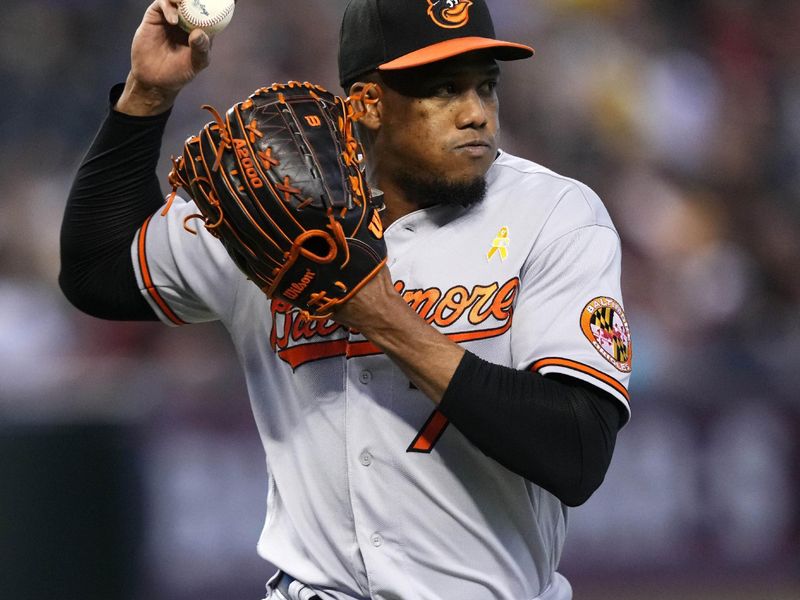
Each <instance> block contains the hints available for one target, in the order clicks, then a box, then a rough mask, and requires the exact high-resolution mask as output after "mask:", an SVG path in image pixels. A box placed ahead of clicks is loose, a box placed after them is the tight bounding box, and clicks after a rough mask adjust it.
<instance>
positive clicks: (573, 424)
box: [336, 269, 623, 506]
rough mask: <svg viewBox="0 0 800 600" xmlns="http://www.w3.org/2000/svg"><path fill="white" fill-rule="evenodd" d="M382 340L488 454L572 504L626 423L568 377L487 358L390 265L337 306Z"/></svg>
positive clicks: (347, 319) (594, 478) (589, 487)
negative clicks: (416, 301) (432, 321)
mask: <svg viewBox="0 0 800 600" xmlns="http://www.w3.org/2000/svg"><path fill="white" fill-rule="evenodd" d="M336 319H337V320H338V321H340V322H342V323H344V324H346V325H349V326H351V327H353V328H355V329H358V330H359V331H361V333H363V334H364V335H365V336H366V337H367V338H368V339H370V340H371V341H372V342H373V343H375V344H376V345H377V346H378V347H380V348H381V349H382V350H383V351H384V352H385V353H386V354H387V356H389V357H390V358H391V359H392V360H393V361H394V362H395V363H396V364H397V365H398V366H399V367H400V368H401V369H402V370H403V372H404V373H405V374H406V375H407V376H408V377H409V379H410V380H411V381H412V382H413V383H414V385H416V386H417V387H418V388H419V389H420V390H421V391H423V392H424V393H425V394H426V395H427V396H428V397H429V398H430V399H431V400H433V402H434V403H435V404H437V405H438V406H439V409H440V410H441V411H442V412H443V414H444V415H445V416H446V417H448V419H449V420H450V421H451V422H452V423H453V424H454V425H455V426H456V427H457V428H458V429H459V431H461V433H462V434H464V435H465V436H466V437H467V438H468V439H469V440H470V441H471V442H472V443H473V444H475V445H476V447H478V448H479V449H480V450H481V451H483V452H484V453H485V454H486V455H488V456H490V457H492V458H493V459H495V460H497V461H498V462H499V463H500V464H502V465H503V466H505V467H506V468H508V469H510V470H511V471H513V472H515V473H517V474H519V475H521V476H523V477H525V478H526V479H528V480H530V481H532V482H534V483H536V484H537V485H539V486H541V487H543V488H545V489H547V490H548V491H550V492H551V493H553V494H554V495H555V496H556V497H558V498H559V499H560V500H561V501H562V502H564V503H565V504H567V505H570V506H577V505H579V504H582V503H584V502H585V501H586V500H587V499H588V498H589V497H590V496H591V495H592V493H594V491H595V490H596V489H597V488H598V487H599V486H600V484H601V483H602V481H603V479H604V477H605V473H606V471H607V469H608V466H609V464H610V462H611V456H612V453H613V450H614V445H615V441H616V434H617V431H618V430H619V427H620V425H621V423H622V422H623V416H622V414H621V412H620V410H619V406H618V402H617V401H616V400H614V399H613V398H611V396H609V395H607V394H606V393H605V392H603V391H602V390H600V389H599V388H597V387H595V386H593V385H590V384H587V383H585V382H583V381H581V380H579V379H576V378H572V377H569V376H555V377H545V376H542V375H541V374H539V373H537V372H533V371H530V370H519V369H514V368H510V367H505V366H500V365H496V364H492V363H490V362H488V361H485V360H483V359H481V358H479V357H477V356H475V355H474V354H472V353H470V352H468V351H466V350H465V349H464V348H462V347H461V346H459V345H458V344H456V343H454V342H453V341H451V340H450V339H449V338H447V337H446V336H444V335H443V334H441V333H439V332H438V331H437V330H435V329H434V328H433V327H431V326H430V325H429V324H427V323H426V322H425V321H423V320H422V318H420V316H419V315H418V314H417V313H416V312H415V311H413V310H412V309H411V308H410V307H409V306H408V305H407V304H406V303H405V302H404V301H403V300H402V298H401V297H400V296H399V295H398V294H397V293H396V291H395V289H394V287H393V286H392V282H391V278H390V277H389V272H388V269H384V270H383V272H382V273H381V274H380V275H379V276H378V277H376V278H375V279H373V281H371V282H370V283H369V284H368V285H367V286H365V287H364V289H362V290H361V291H360V292H359V293H358V294H357V295H356V296H354V297H353V298H352V299H351V300H350V301H348V302H347V303H346V304H345V305H343V307H342V308H341V309H340V310H339V311H338V312H337V315H336Z"/></svg>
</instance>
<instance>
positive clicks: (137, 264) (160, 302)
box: [131, 217, 187, 327]
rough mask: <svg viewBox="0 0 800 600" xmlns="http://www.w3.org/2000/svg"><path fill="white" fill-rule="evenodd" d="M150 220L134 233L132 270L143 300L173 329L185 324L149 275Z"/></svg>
mask: <svg viewBox="0 0 800 600" xmlns="http://www.w3.org/2000/svg"><path fill="white" fill-rule="evenodd" d="M151 218H152V217H148V218H147V220H146V221H145V222H144V224H143V225H142V226H141V228H140V229H139V231H137V232H136V237H135V238H134V240H133V244H132V245H131V258H132V259H133V270H134V272H135V273H136V282H137V283H138V285H139V289H140V290H141V291H142V294H143V295H144V297H145V299H146V300H147V302H148V303H149V304H150V306H151V307H152V309H153V310H154V311H155V313H156V315H157V316H158V318H159V319H160V320H161V321H163V322H164V323H166V324H167V325H171V326H173V327H179V326H181V325H186V324H187V322H186V321H184V320H183V319H181V318H180V317H179V316H178V315H177V314H176V312H175V311H174V310H173V309H172V307H170V305H169V304H168V303H167V301H166V300H165V299H164V296H163V295H162V294H161V292H160V291H159V289H158V287H156V285H155V284H154V283H153V278H152V276H151V274H150V267H149V266H148V264H147V245H146V240H147V229H148V226H149V225H150V219H151Z"/></svg>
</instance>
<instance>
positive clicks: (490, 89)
mask: <svg viewBox="0 0 800 600" xmlns="http://www.w3.org/2000/svg"><path fill="white" fill-rule="evenodd" d="M497 83H498V82H497V79H489V80H487V81H485V82H483V84H482V85H481V88H480V89H481V92H483V94H485V95H491V94H494V92H495V90H496V89H497Z"/></svg>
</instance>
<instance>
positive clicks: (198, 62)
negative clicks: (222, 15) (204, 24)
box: [189, 29, 211, 72]
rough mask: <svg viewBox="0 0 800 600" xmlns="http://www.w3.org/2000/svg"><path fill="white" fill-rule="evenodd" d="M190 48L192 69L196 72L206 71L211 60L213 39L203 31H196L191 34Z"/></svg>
mask: <svg viewBox="0 0 800 600" xmlns="http://www.w3.org/2000/svg"><path fill="white" fill-rule="evenodd" d="M189 46H190V48H191V49H192V67H194V70H195V72H198V71H200V70H202V69H205V68H206V67H207V66H208V63H209V60H210V59H209V53H210V51H211V38H210V37H208V35H207V34H206V32H205V31H203V30H202V29H195V30H194V31H192V33H190V34H189Z"/></svg>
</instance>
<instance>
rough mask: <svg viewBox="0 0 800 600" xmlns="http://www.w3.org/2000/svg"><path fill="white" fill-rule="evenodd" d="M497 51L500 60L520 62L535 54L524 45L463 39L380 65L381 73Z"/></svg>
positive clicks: (488, 39)
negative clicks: (478, 51)
mask: <svg viewBox="0 0 800 600" xmlns="http://www.w3.org/2000/svg"><path fill="white" fill-rule="evenodd" d="M489 49H496V50H497V52H496V53H495V58H497V59H498V60H519V59H522V58H530V57H531V56H533V54H534V50H533V48H531V47H530V46H525V45H523V44H514V43H513V42H502V41H500V40H493V39H490V38H483V37H463V38H456V39H452V40H446V41H444V42H439V43H438V44H432V45H431V46H426V47H425V48H420V49H419V50H415V51H414V52H409V53H408V54H405V55H403V56H401V57H399V58H395V59H394V60H390V61H389V62H387V63H383V64H382V65H378V70H380V71H394V70H399V69H411V68H413V67H421V66H423V65H428V64H430V63H434V62H437V61H440V60H444V59H446V58H452V57H454V56H458V55H459V54H464V53H465V52H473V51H475V50H489Z"/></svg>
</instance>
